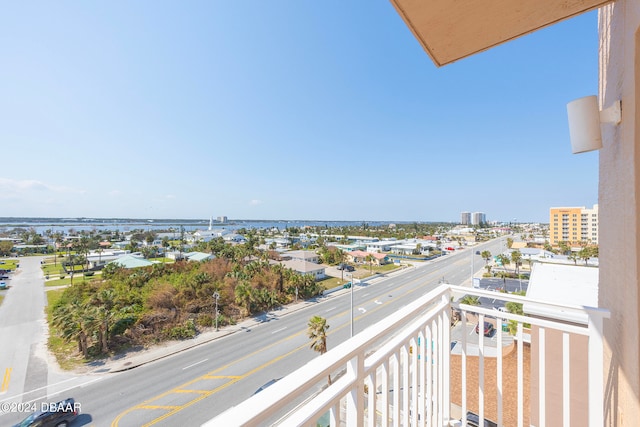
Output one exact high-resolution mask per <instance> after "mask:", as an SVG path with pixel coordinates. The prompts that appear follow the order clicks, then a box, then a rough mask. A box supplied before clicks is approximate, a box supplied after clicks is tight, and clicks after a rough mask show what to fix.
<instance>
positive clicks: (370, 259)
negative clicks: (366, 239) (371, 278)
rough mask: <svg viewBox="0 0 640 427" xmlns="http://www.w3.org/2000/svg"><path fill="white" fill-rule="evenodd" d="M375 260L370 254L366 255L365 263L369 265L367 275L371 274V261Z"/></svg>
mask: <svg viewBox="0 0 640 427" xmlns="http://www.w3.org/2000/svg"><path fill="white" fill-rule="evenodd" d="M374 259H375V257H374V256H373V255H371V254H368V255H367V256H366V257H365V261H367V262H368V263H369V273H371V274H373V260H374Z"/></svg>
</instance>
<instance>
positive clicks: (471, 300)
mask: <svg viewBox="0 0 640 427" xmlns="http://www.w3.org/2000/svg"><path fill="white" fill-rule="evenodd" d="M459 302H460V304H466V305H480V298H478V297H474V296H472V295H465V296H463V297H462V298H460V301H459Z"/></svg>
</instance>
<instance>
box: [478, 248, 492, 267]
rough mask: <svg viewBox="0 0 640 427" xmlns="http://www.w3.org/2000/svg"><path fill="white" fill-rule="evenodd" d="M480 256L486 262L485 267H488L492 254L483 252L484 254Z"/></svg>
mask: <svg viewBox="0 0 640 427" xmlns="http://www.w3.org/2000/svg"><path fill="white" fill-rule="evenodd" d="M480 256H481V257H482V259H483V260H484V262H485V265H486V264H489V260H490V259H491V252H489V251H482V252H481V253H480Z"/></svg>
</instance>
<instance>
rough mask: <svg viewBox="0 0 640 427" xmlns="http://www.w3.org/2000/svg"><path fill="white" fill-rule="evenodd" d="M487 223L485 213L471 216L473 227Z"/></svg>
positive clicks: (475, 213) (476, 213)
mask: <svg viewBox="0 0 640 427" xmlns="http://www.w3.org/2000/svg"><path fill="white" fill-rule="evenodd" d="M486 222H487V216H486V215H485V214H484V212H474V213H473V214H472V215H471V225H481V224H484V223H486Z"/></svg>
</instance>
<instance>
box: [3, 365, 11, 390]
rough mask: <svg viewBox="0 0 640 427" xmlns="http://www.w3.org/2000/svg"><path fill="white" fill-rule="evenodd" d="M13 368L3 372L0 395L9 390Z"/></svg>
mask: <svg viewBox="0 0 640 427" xmlns="http://www.w3.org/2000/svg"><path fill="white" fill-rule="evenodd" d="M12 371H13V368H7V369H5V371H4V379H3V380H2V387H0V393H6V392H7V391H8V390H9V381H10V380H11V372H12Z"/></svg>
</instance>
